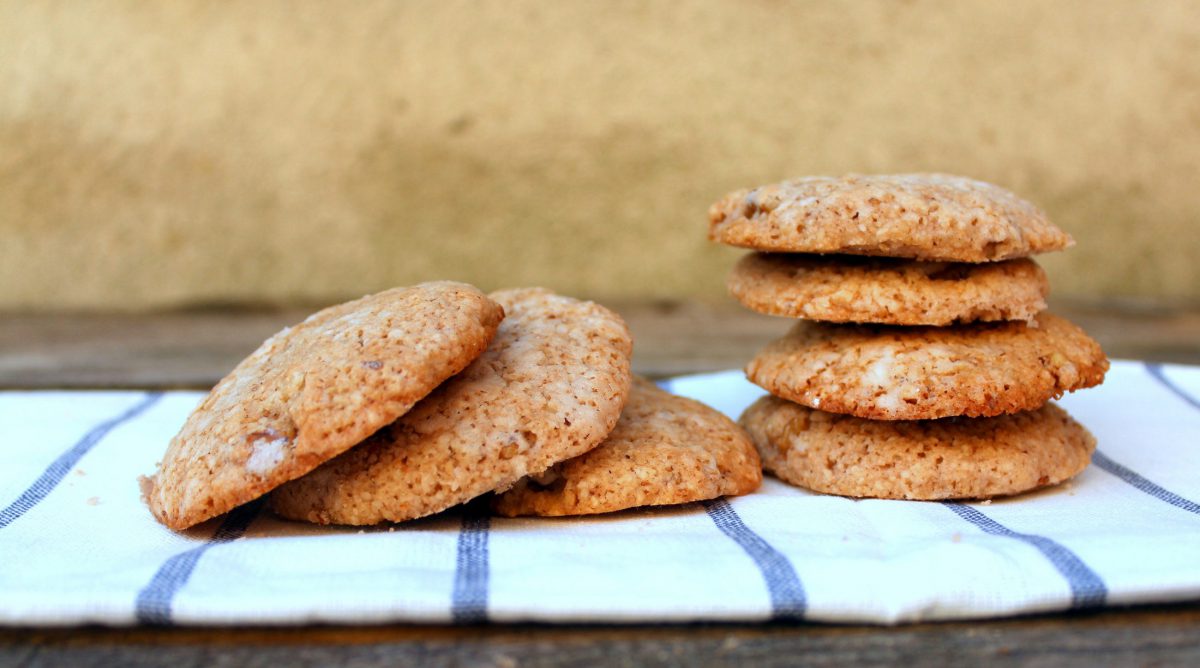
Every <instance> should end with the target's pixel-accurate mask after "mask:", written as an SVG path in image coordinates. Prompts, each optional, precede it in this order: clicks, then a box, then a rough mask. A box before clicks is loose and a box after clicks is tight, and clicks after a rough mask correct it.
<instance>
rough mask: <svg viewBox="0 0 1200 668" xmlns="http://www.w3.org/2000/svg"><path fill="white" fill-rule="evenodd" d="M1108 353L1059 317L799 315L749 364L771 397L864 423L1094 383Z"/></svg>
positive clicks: (966, 409) (1014, 404)
mask: <svg viewBox="0 0 1200 668" xmlns="http://www.w3.org/2000/svg"><path fill="white" fill-rule="evenodd" d="M1107 370H1108V358H1106V357H1105V356H1104V352H1103V351H1102V350H1101V349H1100V345H1099V344H1098V343H1096V342H1095V341H1094V340H1093V339H1092V338H1091V337H1089V336H1088V335H1087V334H1085V333H1084V332H1083V330H1081V329H1079V328H1078V327H1076V326H1075V325H1073V324H1071V323H1070V322H1068V321H1067V320H1064V319H1063V318H1059V317H1058V316H1055V315H1051V314H1050V313H1041V314H1039V315H1038V316H1037V317H1036V318H1035V319H1034V321H1033V322H1032V323H1030V324H1028V325H1027V324H1026V323H1024V322H1004V323H976V324H973V325H960V326H957V327H890V326H870V325H828V324H823V323H813V322H800V323H797V325H796V326H795V327H793V328H792V330H791V332H789V333H788V334H787V335H786V336H784V337H783V338H782V339H779V340H777V341H774V342H773V343H770V344H768V345H767V347H766V348H764V349H763V350H762V351H761V352H759V354H758V355H757V356H756V357H755V358H754V359H753V360H751V361H750V364H749V365H748V366H747V367H746V376H747V377H748V378H749V379H750V380H751V382H753V383H755V384H757V385H759V386H760V387H762V388H763V389H765V390H767V391H768V392H770V393H771V394H774V395H775V396H778V397H782V398H784V399H788V400H791V401H794V402H796V403H799V404H803V405H805V406H809V407H810V408H817V409H820V410H823V411H830V412H833V413H848V414H850V415H854V416H857V417H861V418H868V419H872V420H927V419H933V418H942V417H951V416H956V415H966V416H971V417H986V416H992V415H1001V414H1004V413H1015V412H1017V411H1023V410H1029V409H1033V408H1037V407H1039V406H1041V405H1042V404H1044V403H1046V402H1047V401H1049V400H1050V399H1053V398H1056V397H1059V396H1062V394H1063V393H1064V392H1072V391H1075V390H1079V389H1082V388H1085V387H1092V386H1093V385H1098V384H1099V383H1100V382H1101V381H1102V380H1104V374H1105V372H1106V371H1107Z"/></svg>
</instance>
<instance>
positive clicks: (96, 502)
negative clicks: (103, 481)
mask: <svg viewBox="0 0 1200 668" xmlns="http://www.w3.org/2000/svg"><path fill="white" fill-rule="evenodd" d="M87 504H88V505H89V506H98V505H100V497H98V496H93V497H92V498H90V499H88V500H87Z"/></svg>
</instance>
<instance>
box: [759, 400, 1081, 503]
mask: <svg viewBox="0 0 1200 668" xmlns="http://www.w3.org/2000/svg"><path fill="white" fill-rule="evenodd" d="M738 422H739V423H740V424H741V425H742V426H743V427H745V429H746V431H747V432H748V433H749V434H750V438H751V439H752V440H753V441H754V445H755V446H756V447H757V448H758V450H759V453H760V454H761V455H762V460H763V468H764V469H766V471H767V472H768V473H772V474H774V475H775V476H776V477H777V478H779V479H780V480H783V481H785V482H789V483H792V484H794V485H798V486H801V487H806V488H808V489H811V490H814V491H817V492H823V493H826V494H837V495H840V496H851V497H872V498H880V499H920V500H935V499H987V498H991V497H995V496H1007V495H1011V494H1020V493H1021V492H1026V491H1029V490H1032V489H1036V488H1038V487H1045V486H1048V485H1056V484H1058V483H1060V482H1062V481H1064V480H1067V479H1069V478H1071V477H1073V476H1075V475H1076V474H1078V473H1079V472H1080V471H1082V470H1083V469H1084V468H1086V467H1087V465H1088V462H1089V461H1090V459H1091V455H1092V451H1093V450H1095V448H1096V439H1095V438H1093V437H1092V435H1091V434H1089V433H1088V431H1087V430H1086V429H1084V428H1083V426H1081V425H1080V424H1079V423H1078V422H1076V421H1075V420H1073V419H1071V416H1069V415H1067V413H1066V412H1065V411H1064V410H1062V409H1061V408H1059V407H1058V406H1056V405H1054V404H1046V405H1045V406H1043V407H1042V408H1039V409H1037V410H1034V411H1027V412H1022V413H1016V414H1014V415H1005V416H1001V417H993V418H947V419H943V420H922V421H914V422H880V421H877V420H863V419H859V418H855V417H851V416H848V415H836V414H833V413H826V412H823V411H815V410H812V409H810V408H805V407H803V406H799V405H796V404H794V403H791V402H788V401H784V400H783V399H779V398H777V397H772V396H766V397H763V398H761V399H759V400H758V401H756V402H755V403H754V404H752V405H751V406H750V407H749V408H747V409H746V411H745V413H743V414H742V417H741V419H740V420H739V421H738Z"/></svg>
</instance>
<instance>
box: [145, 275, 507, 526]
mask: <svg viewBox="0 0 1200 668" xmlns="http://www.w3.org/2000/svg"><path fill="white" fill-rule="evenodd" d="M503 317H504V311H503V310H502V309H501V307H500V306H499V305H497V304H496V303H495V302H493V301H492V300H490V299H488V298H487V297H486V296H485V295H484V294H483V293H482V292H480V291H479V290H477V289H475V288H474V287H472V286H469V285H466V284H464V283H449V282H440V283H424V284H421V285H417V286H415V287H410V288H396V289H393V290H388V291H386V292H381V293H379V294H375V295H371V296H368V297H363V298H362V299H358V300H355V301H352V302H348V303H345V304H341V305H339V306H333V307H331V308H327V309H325V310H323V311H320V312H318V313H315V314H313V315H312V316H310V317H309V318H308V319H307V320H305V321H304V322H302V323H300V324H298V325H296V326H295V327H291V328H289V329H285V330H283V331H281V332H279V333H278V334H276V335H274V336H272V337H271V338H269V339H267V340H266V342H264V343H263V344H262V346H260V347H259V348H258V350H256V351H254V353H253V354H251V355H250V356H249V357H247V358H246V359H245V360H243V361H242V362H241V364H238V366H237V367H236V368H235V369H234V370H233V371H232V372H230V374H229V375H228V376H226V377H225V378H223V379H222V380H221V382H219V383H217V385H216V387H214V388H213V390H212V392H211V393H209V395H208V397H207V398H206V399H205V400H204V401H203V402H202V403H201V404H200V405H199V406H198V407H197V408H196V409H195V410H194V411H193V412H192V414H191V415H190V416H189V417H188V419H187V422H186V423H185V424H184V425H183V428H182V429H181V430H180V431H179V434H178V435H176V436H175V438H173V439H172V440H171V443H170V445H169V446H168V447H167V452H166V454H164V455H163V459H162V462H161V464H160V465H159V469H158V473H157V474H156V475H155V476H154V477H153V478H143V479H142V488H143V493H144V495H145V497H146V501H147V503H148V504H149V506H150V510H151V511H153V513H154V516H155V517H157V518H158V520H159V521H160V522H162V523H163V524H165V525H167V526H168V527H171V528H172V529H186V528H187V527H190V526H192V525H194V524H197V523H199V522H202V521H204V520H206V519H208V518H210V517H214V516H216V515H220V514H221V513H224V512H226V511H228V510H230V509H232V508H234V507H235V506H238V505H241V504H243V503H246V502H247V501H250V500H251V499H254V498H256V497H259V496H261V495H263V494H265V493H266V492H268V491H269V490H271V489H273V488H274V487H276V486H277V485H279V484H281V483H283V482H286V481H288V480H291V479H292V478H296V477H299V476H301V475H304V474H305V473H307V472H309V471H311V470H312V469H313V468H315V467H316V466H317V465H318V464H320V463H322V462H324V461H326V460H328V459H330V458H331V457H334V456H336V455H338V454H340V453H342V452H343V451H345V450H346V449H347V448H349V447H351V446H353V445H354V444H356V443H358V442H360V441H362V440H363V439H364V438H366V437H367V436H370V435H371V434H372V433H374V432H375V431H376V430H378V429H379V428H380V427H383V426H384V425H386V424H388V423H390V422H392V421H393V420H395V419H396V418H397V417H399V416H400V415H402V414H404V413H405V411H407V410H408V409H409V408H411V407H412V406H413V404H415V403H417V401H418V400H419V399H421V398H422V397H424V396H425V395H426V394H428V393H429V392H430V391H432V390H433V389H434V388H435V387H437V386H438V385H439V384H441V383H442V381H444V380H445V379H446V378H449V377H450V376H452V375H454V374H456V373H458V372H459V371H461V370H462V369H463V368H464V367H466V366H467V364H469V363H470V362H471V360H473V359H475V358H476V357H477V356H478V355H479V354H480V353H482V352H483V350H484V349H485V348H486V347H487V345H488V342H490V341H491V340H492V337H493V336H494V335H495V333H496V328H497V326H498V325H499V324H500V321H501V319H502V318H503Z"/></svg>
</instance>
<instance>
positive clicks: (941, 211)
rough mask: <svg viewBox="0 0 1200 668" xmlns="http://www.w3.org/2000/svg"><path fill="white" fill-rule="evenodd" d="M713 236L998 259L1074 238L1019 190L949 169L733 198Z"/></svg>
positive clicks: (720, 209)
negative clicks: (1057, 225)
mask: <svg viewBox="0 0 1200 668" xmlns="http://www.w3.org/2000/svg"><path fill="white" fill-rule="evenodd" d="M708 218H709V231H708V236H709V238H710V239H712V240H713V241H719V242H721V243H724V244H730V245H733V246H742V247H745V248H753V249H756V250H762V251H781V252H799V253H845V254H850V255H883V256H887V257H903V258H912V259H918V260H938V261H948V262H988V261H993V260H1005V259H1009V258H1014V257H1025V256H1027V255H1030V254H1032V253H1042V252H1046V251H1054V250H1061V249H1063V248H1066V247H1068V246H1070V245H1071V244H1072V243H1073V242H1072V240H1071V237H1070V236H1068V235H1067V234H1066V233H1065V232H1063V231H1062V230H1060V229H1058V228H1057V227H1055V226H1054V225H1053V224H1051V223H1050V221H1049V220H1047V219H1046V214H1045V213H1043V212H1042V211H1041V210H1040V209H1038V208H1037V207H1035V206H1034V205H1032V204H1030V203H1029V202H1026V201H1025V200H1023V199H1021V198H1019V197H1017V196H1016V195H1014V194H1012V193H1011V192H1009V191H1007V190H1004V189H1003V188H999V187H997V186H994V185H991V184H989V183H983V182H982V181H975V180H972V179H967V178H963V177H961V176H950V175H946V174H892V175H875V176H860V175H851V176H844V177H841V178H834V177H827V176H812V177H806V178H801V179H795V180H791V181H784V182H783V183H777V184H773V185H769V186H763V187H760V188H754V189H753V190H739V191H737V192H733V193H730V194H729V195H726V196H725V197H724V198H723V199H722V200H720V201H719V202H717V203H716V204H713V205H712V207H710V208H709V211H708Z"/></svg>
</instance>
